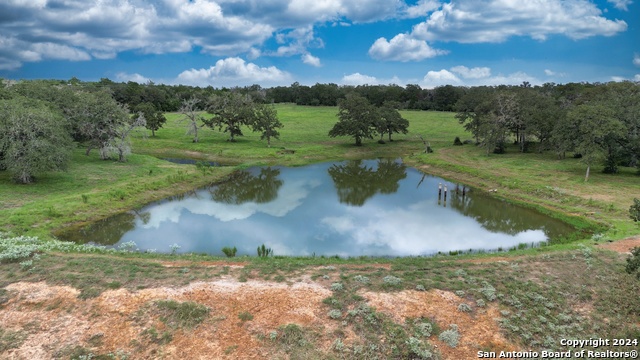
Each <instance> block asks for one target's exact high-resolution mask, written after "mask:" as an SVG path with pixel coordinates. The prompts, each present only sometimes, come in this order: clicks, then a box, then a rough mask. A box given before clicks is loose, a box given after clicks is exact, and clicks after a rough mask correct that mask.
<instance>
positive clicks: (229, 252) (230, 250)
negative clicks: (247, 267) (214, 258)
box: [222, 246, 238, 257]
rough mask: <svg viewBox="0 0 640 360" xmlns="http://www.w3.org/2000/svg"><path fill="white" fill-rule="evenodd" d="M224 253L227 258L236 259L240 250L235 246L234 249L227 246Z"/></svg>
mask: <svg viewBox="0 0 640 360" xmlns="http://www.w3.org/2000/svg"><path fill="white" fill-rule="evenodd" d="M222 252H223V253H224V254H225V255H226V256H227V257H235V256H236V253H237V252H238V249H237V248H236V247H235V246H234V247H229V246H225V247H223V248H222Z"/></svg>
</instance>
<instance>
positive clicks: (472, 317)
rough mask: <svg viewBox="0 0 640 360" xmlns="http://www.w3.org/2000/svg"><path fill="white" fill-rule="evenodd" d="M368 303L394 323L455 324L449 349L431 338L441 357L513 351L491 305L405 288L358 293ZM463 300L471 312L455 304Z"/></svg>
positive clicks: (450, 357)
mask: <svg viewBox="0 0 640 360" xmlns="http://www.w3.org/2000/svg"><path fill="white" fill-rule="evenodd" d="M361 295H362V296H363V297H364V298H366V299H367V300H368V301H369V303H370V304H371V306H373V307H375V308H377V309H378V311H381V312H383V313H387V314H388V315H390V316H391V317H392V318H393V319H394V320H395V321H396V322H398V323H402V322H404V319H406V318H418V317H425V318H430V319H432V320H435V322H436V323H437V324H438V325H439V326H440V328H441V329H442V330H446V329H448V328H449V327H450V326H451V325H452V324H455V325H457V326H458V331H459V333H460V335H461V336H460V342H459V344H458V346H456V347H455V348H452V347H450V346H448V345H446V344H445V343H443V342H442V341H440V340H438V339H437V338H435V339H432V341H433V343H434V344H435V345H436V346H437V349H438V350H439V351H440V353H441V354H442V355H443V357H444V358H445V359H472V358H476V354H477V352H478V351H479V350H486V349H491V351H498V352H499V351H501V350H504V351H514V350H515V347H514V345H513V344H510V343H509V342H508V341H507V340H506V339H505V338H504V337H503V336H502V335H501V333H500V329H499V327H498V323H497V322H496V321H495V319H497V318H499V317H500V314H499V312H498V310H497V309H496V308H495V307H492V306H490V307H486V308H479V307H475V306H474V305H473V304H471V303H468V302H466V301H465V299H463V298H460V297H458V296H457V295H455V294H453V293H451V292H448V291H442V290H433V291H428V292H422V291H414V290H405V291H401V292H398V293H373V292H364V293H362V294H361ZM461 303H467V304H468V305H470V306H472V307H474V311H473V312H472V313H466V312H461V311H459V310H458V306H459V305H460V304H461Z"/></svg>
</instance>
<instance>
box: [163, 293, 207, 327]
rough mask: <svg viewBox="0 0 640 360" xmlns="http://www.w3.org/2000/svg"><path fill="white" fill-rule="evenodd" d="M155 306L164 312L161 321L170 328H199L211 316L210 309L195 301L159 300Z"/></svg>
mask: <svg viewBox="0 0 640 360" xmlns="http://www.w3.org/2000/svg"><path fill="white" fill-rule="evenodd" d="M155 304H156V306H157V307H158V309H160V310H161V311H163V312H164V314H163V315H164V316H161V317H160V320H162V321H163V322H164V323H166V324H167V325H169V326H170V327H185V328H189V329H191V328H194V327H196V326H198V325H199V324H200V323H201V322H203V321H204V319H205V318H206V317H207V316H208V315H209V308H208V307H206V306H204V305H201V304H198V303H196V302H193V301H185V302H177V301H174V300H159V301H156V302H155Z"/></svg>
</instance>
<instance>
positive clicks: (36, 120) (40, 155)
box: [0, 97, 72, 184]
mask: <svg viewBox="0 0 640 360" xmlns="http://www.w3.org/2000/svg"><path fill="white" fill-rule="evenodd" d="M0 133H2V136H1V137H0V169H6V170H7V171H9V173H11V175H12V176H13V178H14V179H15V180H16V181H17V182H19V183H23V184H28V183H30V182H32V181H33V180H34V177H35V176H36V175H39V174H42V173H44V172H47V171H54V170H64V169H65V168H66V166H67V164H68V162H69V159H70V156H71V145H72V139H71V136H70V135H69V129H68V126H67V124H66V121H65V120H64V118H63V117H62V116H61V115H60V114H59V113H56V112H54V111H52V110H51V108H50V107H48V106H47V105H46V104H44V103H42V102H40V101H38V100H33V99H27V98H24V97H15V98H13V99H9V100H0Z"/></svg>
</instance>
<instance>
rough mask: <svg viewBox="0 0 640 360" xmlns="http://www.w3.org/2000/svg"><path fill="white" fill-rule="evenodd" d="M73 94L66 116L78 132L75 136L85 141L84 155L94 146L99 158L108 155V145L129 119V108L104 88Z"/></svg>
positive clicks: (118, 135) (104, 157)
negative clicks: (85, 149)
mask: <svg viewBox="0 0 640 360" xmlns="http://www.w3.org/2000/svg"><path fill="white" fill-rule="evenodd" d="M76 97H77V100H76V102H75V103H74V104H73V106H71V107H70V110H69V116H68V118H69V119H70V120H71V123H72V125H73V127H74V129H75V132H76V133H77V134H78V135H77V140H80V141H84V142H86V143H87V151H86V155H89V153H90V151H91V150H92V149H98V150H99V151H100V158H102V159H108V158H109V157H110V154H109V151H108V149H109V146H110V145H112V144H113V142H114V140H115V139H116V138H118V137H120V136H121V135H122V129H123V127H126V126H127V125H128V124H129V123H131V118H130V116H129V111H128V110H127V108H126V107H125V106H123V105H121V104H119V103H118V102H116V101H115V100H114V99H113V98H112V97H111V94H109V93H108V92H106V91H96V92H78V93H77V94H76ZM125 137H126V136H125ZM122 145H124V144H122Z"/></svg>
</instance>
